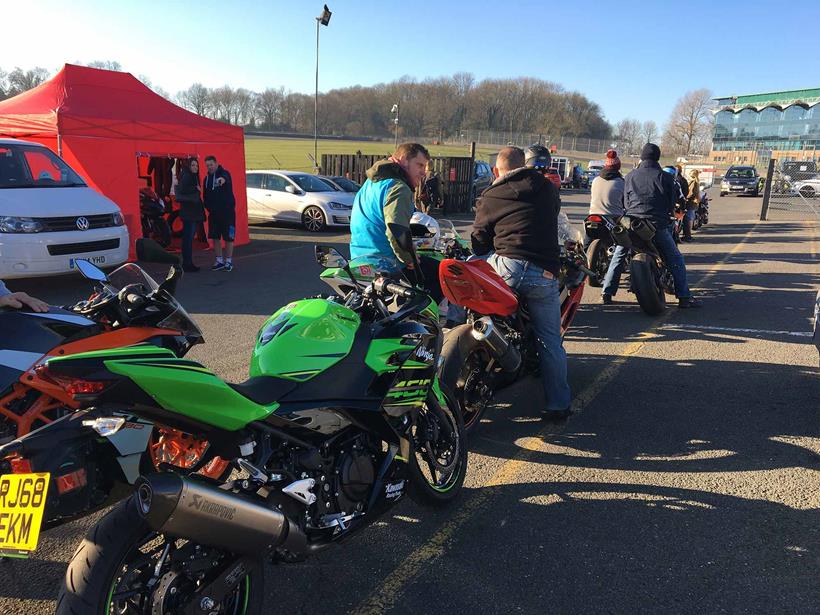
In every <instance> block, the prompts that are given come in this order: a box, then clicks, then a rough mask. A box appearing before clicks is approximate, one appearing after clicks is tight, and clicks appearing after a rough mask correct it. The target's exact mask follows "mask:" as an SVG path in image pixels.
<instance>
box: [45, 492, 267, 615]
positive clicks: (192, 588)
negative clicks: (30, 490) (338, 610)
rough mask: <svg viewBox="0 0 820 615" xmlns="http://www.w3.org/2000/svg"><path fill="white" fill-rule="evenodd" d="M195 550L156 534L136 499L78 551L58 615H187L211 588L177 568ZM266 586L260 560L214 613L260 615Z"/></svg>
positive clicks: (95, 529) (100, 526)
mask: <svg viewBox="0 0 820 615" xmlns="http://www.w3.org/2000/svg"><path fill="white" fill-rule="evenodd" d="M191 546H193V545H190V544H189V543H187V542H186V541H184V540H181V539H179V540H177V539H173V538H170V537H167V536H163V535H160V534H157V533H155V532H152V531H151V529H150V528H149V527H148V525H147V523H146V522H145V520H144V519H143V518H142V516H141V515H140V514H139V511H138V510H137V506H136V502H135V498H134V497H133V496H132V497H130V498H128V499H127V500H125V501H124V502H121V503H120V504H119V505H117V506H116V507H115V508H114V509H113V510H112V511H111V512H109V513H108V514H107V515H106V516H105V517H103V518H102V520H101V521H100V522H99V523H97V524H96V525H95V526H93V527H92V528H91V529H90V530H89V532H88V534H86V536H85V538H84V539H83V542H82V543H81V544H80V546H79V547H78V548H77V551H76V552H75V553H74V557H72V558H71V562H70V563H69V564H68V569H67V570H66V575H65V582H64V584H63V587H62V589H61V590H60V595H59V597H58V599H57V610H56V611H55V615H102V614H108V613H123V614H127V615H159V614H168V615H171V614H173V613H180V612H185V611H186V607H189V605H190V603H191V601H194V600H199V598H200V596H198V595H197V592H196V590H197V588H199V587H200V586H201V585H202V584H203V583H207V582H208V577H207V573H206V575H205V577H204V579H200V578H198V576H197V575H195V574H190V573H189V572H186V567H185V566H182V565H180V564H179V561H176V563H175V559H176V560H179V559H180V558H179V557H175V556H174V554H175V553H176V554H178V553H179V552H180V551H181V550H183V549H186V548H188V549H189V550H190V547H191ZM192 559H193V558H191V560H192ZM188 561H190V560H188ZM214 561H215V562H216V560H214ZM263 583H264V575H263V566H262V559H261V558H257V560H256V561H255V563H254V565H253V566H252V567H251V570H250V571H249V573H248V574H247V575H246V576H245V578H244V579H242V580H240V581H239V583H238V584H237V586H236V587H235V588H234V590H233V592H232V593H231V594H230V595H229V596H228V597H227V598H226V599H225V600H224V601H223V603H222V604H217V605H214V609H211V610H212V611H214V610H216V609H218V610H216V612H219V613H227V614H230V615H251V614H253V613H261V612H262V599H263V597H264V586H263ZM197 607H198V608H199V605H197ZM205 612H208V611H205Z"/></svg>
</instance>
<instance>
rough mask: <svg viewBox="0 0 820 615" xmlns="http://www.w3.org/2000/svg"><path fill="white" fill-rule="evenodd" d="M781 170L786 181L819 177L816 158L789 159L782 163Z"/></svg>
mask: <svg viewBox="0 0 820 615" xmlns="http://www.w3.org/2000/svg"><path fill="white" fill-rule="evenodd" d="M780 172H781V173H782V174H783V176H784V177H785V179H786V181H791V182H793V183H794V182H803V181H808V180H812V179H814V180H817V179H818V172H817V162H815V161H814V160H805V161H797V160H787V161H785V162H783V163H782V164H781V165H780Z"/></svg>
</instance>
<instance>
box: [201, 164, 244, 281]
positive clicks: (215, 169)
mask: <svg viewBox="0 0 820 615" xmlns="http://www.w3.org/2000/svg"><path fill="white" fill-rule="evenodd" d="M205 167H206V168H207V169H208V174H207V175H206V176H205V181H204V182H203V183H202V201H203V203H204V204H205V209H207V210H208V238H209V239H211V240H212V241H213V242H214V254H216V262H215V263H214V266H213V267H211V270H212V271H233V241H234V238H235V235H236V198H235V197H234V194H233V182H232V181H231V174H230V173H228V172H227V171H226V170H225V169H223V168H222V165H220V164H219V163H217V161H216V157H215V156H205ZM223 239H224V240H225V256H224V258H223V256H222V240H223Z"/></svg>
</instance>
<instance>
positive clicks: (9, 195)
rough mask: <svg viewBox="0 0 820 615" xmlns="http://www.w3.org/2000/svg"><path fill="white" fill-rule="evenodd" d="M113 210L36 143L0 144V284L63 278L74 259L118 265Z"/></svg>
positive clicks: (121, 228) (117, 223) (122, 245)
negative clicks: (19, 279)
mask: <svg viewBox="0 0 820 615" xmlns="http://www.w3.org/2000/svg"><path fill="white" fill-rule="evenodd" d="M128 241H129V240H128V229H127V228H126V226H125V222H124V220H123V217H122V212H121V211H120V208H119V207H117V205H116V204H115V203H114V202H113V201H111V200H110V199H108V198H106V197H104V196H103V195H102V194H100V193H99V192H97V191H96V190H94V189H93V188H89V187H88V185H87V184H86V183H85V181H84V180H83V178H82V177H80V176H79V175H78V174H77V173H76V172H75V171H74V170H73V169H72V168H71V167H69V166H68V165H67V164H66V163H65V161H63V160H62V159H61V158H60V157H59V156H57V154H55V153H54V152H52V151H51V150H50V149H48V148H47V147H45V146H44V145H40V144H39V143H31V142H28V141H20V140H18V139H0V279H9V278H23V277H33V276H43V275H53V274H58V273H68V272H70V271H72V270H73V269H74V267H75V261H76V260H77V259H86V260H89V261H91V262H92V263H94V264H95V265H98V266H102V267H110V266H115V265H121V264H122V263H124V262H125V261H126V260H127V259H128V248H129V244H128Z"/></svg>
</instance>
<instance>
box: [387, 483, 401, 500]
mask: <svg viewBox="0 0 820 615" xmlns="http://www.w3.org/2000/svg"><path fill="white" fill-rule="evenodd" d="M403 492H404V481H400V482H398V483H387V486H386V487H385V489H384V497H386V498H387V499H388V500H391V499H393V498H397V497H399V496H400V495H401V494H402V493H403Z"/></svg>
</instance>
